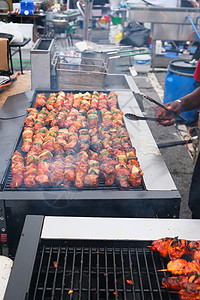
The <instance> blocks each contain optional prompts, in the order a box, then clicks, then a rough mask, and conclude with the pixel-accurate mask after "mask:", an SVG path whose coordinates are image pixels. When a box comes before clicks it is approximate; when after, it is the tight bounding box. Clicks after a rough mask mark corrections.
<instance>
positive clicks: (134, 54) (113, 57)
mask: <svg viewBox="0 0 200 300" xmlns="http://www.w3.org/2000/svg"><path fill="white" fill-rule="evenodd" d="M127 52H129V51H127ZM143 54H150V52H149V51H146V52H140V53H129V54H125V55H116V56H111V57H109V58H108V59H115V58H123V57H130V56H136V55H143Z"/></svg>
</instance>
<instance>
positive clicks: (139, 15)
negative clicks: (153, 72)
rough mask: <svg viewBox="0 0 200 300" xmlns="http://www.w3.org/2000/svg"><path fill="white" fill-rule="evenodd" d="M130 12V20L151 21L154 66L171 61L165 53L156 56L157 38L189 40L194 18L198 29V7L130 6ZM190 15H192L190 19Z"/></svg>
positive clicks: (163, 39) (199, 12)
mask: <svg viewBox="0 0 200 300" xmlns="http://www.w3.org/2000/svg"><path fill="white" fill-rule="evenodd" d="M128 14H129V17H128V20H129V21H130V22H145V23H151V34H152V50H151V55H152V67H156V66H165V67H166V66H167V65H168V63H169V58H166V57H164V56H163V55H159V56H156V52H155V49H156V40H161V41H171V40H172V41H188V40H189V37H190V34H191V33H192V31H193V27H192V25H191V22H190V20H192V22H193V24H194V25H195V26H196V27H197V29H198V25H199V15H200V10H199V9H197V8H164V7H152V6H150V7H139V6H138V7H137V6H134V7H130V8H129V10H128ZM188 16H189V17H190V20H189V18H188ZM194 37H195V34H194ZM197 40H198V38H197ZM166 60H167V62H166Z"/></svg>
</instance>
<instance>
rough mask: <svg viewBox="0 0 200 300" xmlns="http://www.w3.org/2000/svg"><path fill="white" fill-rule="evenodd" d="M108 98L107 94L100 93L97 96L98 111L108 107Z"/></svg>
mask: <svg viewBox="0 0 200 300" xmlns="http://www.w3.org/2000/svg"><path fill="white" fill-rule="evenodd" d="M107 99H108V96H107V94H105V93H100V94H99V103H98V109H99V110H101V109H104V108H105V109H107V107H108V101H107Z"/></svg>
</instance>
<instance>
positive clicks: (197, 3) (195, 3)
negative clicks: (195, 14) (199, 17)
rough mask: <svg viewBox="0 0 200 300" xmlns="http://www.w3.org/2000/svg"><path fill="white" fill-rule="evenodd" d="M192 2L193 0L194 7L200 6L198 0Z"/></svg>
mask: <svg viewBox="0 0 200 300" xmlns="http://www.w3.org/2000/svg"><path fill="white" fill-rule="evenodd" d="M191 2H192V5H193V6H194V7H196V8H199V2H198V1H196V0H192V1H191Z"/></svg>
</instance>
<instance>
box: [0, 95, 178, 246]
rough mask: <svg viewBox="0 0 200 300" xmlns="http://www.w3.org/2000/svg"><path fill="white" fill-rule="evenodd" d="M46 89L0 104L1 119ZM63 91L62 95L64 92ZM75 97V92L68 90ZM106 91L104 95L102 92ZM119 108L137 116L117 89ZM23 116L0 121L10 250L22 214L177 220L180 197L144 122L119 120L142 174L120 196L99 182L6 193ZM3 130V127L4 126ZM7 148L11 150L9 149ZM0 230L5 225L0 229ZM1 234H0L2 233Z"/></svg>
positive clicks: (1, 198) (2, 199)
mask: <svg viewBox="0 0 200 300" xmlns="http://www.w3.org/2000/svg"><path fill="white" fill-rule="evenodd" d="M42 92H44V93H45V94H46V95H47V96H48V94H49V93H50V92H51V91H49V90H36V91H35V92H34V93H33V96H32V97H27V95H26V97H24V98H23V97H22V96H21V95H19V97H17V103H16V102H15V99H16V96H15V98H12V100H13V101H12V100H10V101H8V102H6V104H5V105H4V107H3V108H2V110H1V111H2V114H4V117H8V116H14V115H21V114H22V112H23V113H24V112H25V109H26V108H27V107H30V106H31V105H33V103H34V101H35V98H36V95H37V94H38V93H42ZM65 92H67V91H65ZM73 92H76V91H73ZM106 92H108V91H106ZM117 92H118V95H119V97H118V98H119V101H118V102H119V103H118V104H119V107H120V109H121V110H122V111H123V112H124V113H126V112H134V113H135V114H137V115H140V114H141V111H140V109H139V106H138V104H137V101H136V99H135V97H134V96H133V93H132V92H131V91H130V90H118V91H117ZM25 117H26V116H23V115H22V117H21V118H17V119H14V120H12V122H10V121H8V122H7V121H4V122H5V123H3V126H2V127H1V130H0V136H1V140H5V143H3V144H2V145H1V148H2V149H1V153H2V157H1V160H2V169H1V185H0V189H1V191H0V205H1V206H5V213H6V216H7V228H6V229H7V231H8V241H9V243H10V245H11V247H13V245H15V247H16V242H17V237H18V235H19V232H20V231H21V229H22V226H23V223H24V218H25V216H26V215H27V214H44V215H61V216H63V215H65V216H95V217H96V216H99V217H100V216H101V217H147V218H152V217H153V218H157V217H161V218H162V217H163V218H178V216H179V209H180V194H179V192H178V191H177V188H176V186H175V184H174V182H173V179H172V177H171V176H170V174H169V171H168V169H167V167H166V165H165V163H164V161H163V159H162V156H161V155H160V152H159V150H158V148H157V145H156V143H155V141H154V139H153V137H152V134H151V132H150V130H149V127H148V125H147V123H146V122H145V121H137V122H131V121H129V120H124V122H125V125H126V128H127V130H128V132H129V135H130V139H131V142H132V145H133V146H134V147H135V148H136V155H137V157H138V160H139V162H140V166H141V169H142V171H143V173H144V176H143V182H142V185H141V186H139V187H132V188H130V189H129V190H125V191H120V190H119V188H118V186H117V185H113V186H112V187H106V186H105V185H104V183H103V181H102V179H101V178H100V184H99V186H98V188H97V189H93V188H84V189H82V190H78V189H76V188H73V187H72V188H71V189H66V188H64V187H62V186H59V187H53V188H52V187H51V188H50V187H49V188H41V187H37V188H33V189H27V188H26V187H25V186H21V187H19V188H17V189H12V188H10V181H11V174H10V163H11V162H10V159H11V155H12V153H13V152H14V151H15V149H18V147H20V146H21V144H20V143H21V142H22V141H21V132H22V130H23V124H24V120H25ZM4 125H5V127H4ZM11 145H12V146H11ZM5 226H6V225H5ZM6 229H5V231H4V232H6Z"/></svg>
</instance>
